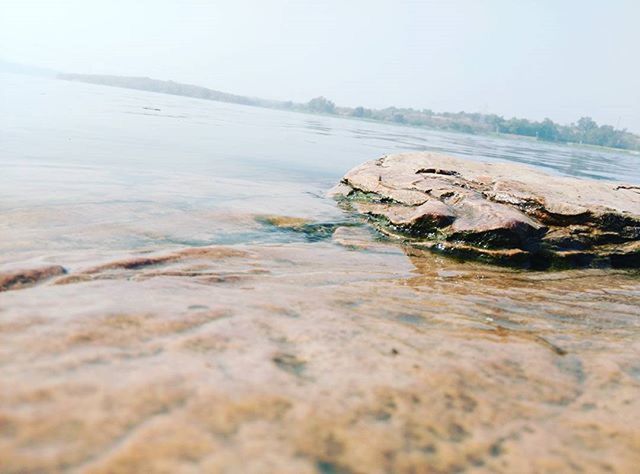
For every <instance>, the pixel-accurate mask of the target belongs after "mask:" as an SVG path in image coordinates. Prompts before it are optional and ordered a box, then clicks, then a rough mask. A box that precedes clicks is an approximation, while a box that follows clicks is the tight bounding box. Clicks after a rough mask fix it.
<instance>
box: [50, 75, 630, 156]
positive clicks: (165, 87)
mask: <svg viewBox="0 0 640 474" xmlns="http://www.w3.org/2000/svg"><path fill="white" fill-rule="evenodd" d="M56 77H57V78H58V79H62V80H67V81H78V82H85V83H90V84H99V85H106V86H112V87H121V88H126V89H136V90H144V91H149V92H158V93H162V94H170V95H179V96H184V97H193V98H196V99H204V100H213V101H218V102H228V103H234V104H241V105H250V106H254V107H264V108H270V109H278V110H289V111H294V112H303V113H310V114H317V115H328V116H335V117H342V118H352V119H358V120H366V121H372V122H380V123H389V124H395V125H402V126H410V127H417V128H425V129H430V130H442V131H447V132H462V133H468V134H473V135H489V136H502V137H508V138H519V139H522V138H524V139H533V140H537V141H544V142H549V143H556V144H565V145H572V146H588V147H597V148H604V149H610V150H615V151H628V152H633V154H636V153H638V152H640V136H638V135H635V134H633V133H631V132H628V131H627V130H618V129H615V128H614V127H612V126H610V125H598V124H597V123H596V122H595V121H594V120H592V119H591V118H590V117H582V118H580V119H579V120H578V121H577V122H575V123H572V124H570V125H559V124H556V123H555V122H553V121H551V120H550V119H545V120H543V121H542V122H535V121H529V120H527V119H518V118H511V119H505V118H503V117H501V116H498V115H495V114H480V113H467V112H457V113H451V112H433V111H431V110H429V109H422V110H416V109H412V108H397V107H387V108H384V109H370V108H365V107H354V108H351V107H339V106H336V105H335V104H334V103H333V102H332V101H330V100H328V99H326V98H324V97H316V98H314V99H311V100H310V101H309V102H307V103H297V102H293V101H278V100H268V99H262V98H258V97H247V96H241V95H236V94H229V93H227V92H221V91H217V90H214V89H209V88H206V87H202V86H196V85H192V84H183V83H179V82H174V81H163V80H158V79H152V78H149V77H125V76H114V75H95V74H62V73H61V74H57V75H56Z"/></svg>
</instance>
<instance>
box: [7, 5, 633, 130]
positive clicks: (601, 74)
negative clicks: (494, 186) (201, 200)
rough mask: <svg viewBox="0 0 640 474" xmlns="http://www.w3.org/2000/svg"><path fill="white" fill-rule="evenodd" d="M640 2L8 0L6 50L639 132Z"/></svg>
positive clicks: (227, 86) (131, 70) (274, 88)
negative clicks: (586, 119)
mask: <svg viewBox="0 0 640 474" xmlns="http://www.w3.org/2000/svg"><path fill="white" fill-rule="evenodd" d="M639 49H640V0H537V1H535V0H517V1H516V0H432V1H429V0H423V1H406V0H388V1H377V0H368V1H361V0H325V1H319V0H318V1H311V0H309V1H302V0H299V1H294V0H262V1H261V0H229V1H214V0H211V1H194V0H153V1H152V0H137V1H136V0H126V1H124V0H104V1H103V0H66V1H65V0H60V1H54V0H41V1H36V0H0V58H2V59H5V60H8V61H15V62H22V63H27V64H30V65H35V66H44V67H49V68H53V69H56V70H61V71H66V72H80V73H96V74H97V73H105V74H120V75H138V76H150V77H155V78H159V79H173V80H176V81H181V82H189V83H193V84H198V85H204V86H207V87H211V88H214V89H219V90H223V91H227V92H233V93H238V94H243V95H252V96H260V97H265V98H273V99H292V100H296V101H307V100H309V99H310V98H312V97H314V96H318V95H325V96H326V97H328V98H330V99H332V100H334V101H335V102H336V103H338V104H341V105H350V106H356V105H365V106H373V107H384V106H388V105H396V106H412V107H416V108H431V109H433V110H436V111H445V110H446V111H459V110H465V111H481V112H494V113H498V114H501V115H505V116H507V117H510V116H513V115H516V116H523V117H529V118H534V119H541V118H544V117H545V116H549V117H551V118H552V119H554V120H558V121H561V122H570V121H573V120H575V119H577V118H578V117H580V116H582V115H591V116H592V117H594V118H595V119H596V120H597V121H600V122H607V123H610V124H612V125H619V126H621V127H627V128H629V129H631V130H634V131H636V132H640V60H639V59H638V58H639Z"/></svg>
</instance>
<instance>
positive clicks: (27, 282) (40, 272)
mask: <svg viewBox="0 0 640 474" xmlns="http://www.w3.org/2000/svg"><path fill="white" fill-rule="evenodd" d="M65 273H67V271H66V270H65V269H64V268H63V267H61V266H60V265H49V266H46V267H40V268H30V269H22V270H14V271H8V272H2V273H0V291H9V290H17V289H20V288H28V287H30V286H33V285H36V284H38V283H40V282H41V281H44V280H48V279H49V278H53V277H56V276H60V275H64V274H65Z"/></svg>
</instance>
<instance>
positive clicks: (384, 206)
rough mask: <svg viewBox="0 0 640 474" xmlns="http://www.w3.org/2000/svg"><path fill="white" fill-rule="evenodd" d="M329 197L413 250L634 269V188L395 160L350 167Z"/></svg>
mask: <svg viewBox="0 0 640 474" xmlns="http://www.w3.org/2000/svg"><path fill="white" fill-rule="evenodd" d="M332 194H333V195H334V196H335V197H337V198H342V199H344V202H346V203H349V205H351V206H352V207H353V209H355V210H356V211H357V212H358V213H360V214H363V215H366V216H368V217H369V218H370V221H371V222H372V223H373V224H374V225H375V226H376V227H377V228H378V229H379V230H380V231H381V232H383V233H385V234H387V235H389V236H393V237H398V238H401V239H403V240H405V241H406V242H407V243H409V244H410V246H411V247H416V248H427V249H432V250H437V251H441V252H444V253H448V254H451V255H455V256H459V257H463V258H477V259H480V260H485V261H490V262H493V263H502V264H508V265H518V266H529V267H548V266H613V267H640V186H633V185H626V184H621V183H614V182H607V181H594V180H586V179H576V178H568V177H560V176H552V175H549V174H547V173H544V172H542V171H539V170H537V169H534V168H531V167H528V166H524V165H518V164H512V163H480V162H475V161H469V160H463V159H459V158H454V157H450V156H445V155H441V154H437V153H402V154H396V155H388V156H384V157H382V158H380V159H378V160H374V161H369V162H366V163H364V164H362V165H360V166H358V167H356V168H354V169H353V170H351V171H349V172H348V173H347V174H346V175H345V176H344V178H343V179H342V181H341V183H340V184H339V185H338V186H336V187H335V188H334V189H333V191H332Z"/></svg>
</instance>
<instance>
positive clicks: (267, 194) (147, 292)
mask: <svg viewBox="0 0 640 474" xmlns="http://www.w3.org/2000/svg"><path fill="white" fill-rule="evenodd" d="M0 82H1V83H2V87H1V88H0V94H2V95H0V100H1V103H2V110H3V112H4V113H3V114H2V116H1V117H0V133H1V134H2V135H0V169H1V171H2V172H1V173H0V272H2V273H5V274H8V273H10V272H13V273H12V275H18V277H16V278H14V279H13V280H5V282H7V281H9V282H10V283H5V286H6V288H5V289H7V290H8V291H3V292H0V380H2V384H1V385H0V471H2V472H36V471H47V472H55V471H68V470H74V469H75V470H78V471H83V472H155V471H158V472H222V471H224V470H227V471H234V472H237V471H240V470H242V471H243V472H300V473H304V472H385V471H386V472H423V471H427V472H429V471H434V472H456V471H465V470H467V471H477V472H581V471H582V472H633V470H634V468H635V467H636V466H637V465H639V464H640V454H639V453H640V430H639V428H638V426H637V424H635V423H632V422H630V420H635V419H638V417H640V399H639V398H638V397H637V393H638V389H639V388H640V376H639V374H640V365H639V364H638V354H640V337H639V334H640V327H639V326H640V319H639V318H638V308H639V307H640V275H639V274H638V272H637V271H636V272H633V271H602V270H572V271H563V272H555V273H543V272H523V271H518V270H513V269H504V268H495V267H490V266H484V265H480V264H475V263H468V262H467V263H464V262H458V261H456V260H452V259H447V258H444V257H441V256H437V255H432V254H428V253H420V254H418V253H416V252H415V251H411V250H409V249H404V248H402V247H401V246H399V245H397V244H394V243H390V242H386V241H384V240H382V239H381V238H380V237H379V236H377V235H376V234H375V233H373V232H372V231H371V230H370V229H368V228H367V227H363V226H360V225H358V222H356V221H354V220H352V219H351V218H350V217H349V216H347V215H345V214H343V213H342V212H341V211H340V210H339V209H338V208H337V207H336V206H335V205H334V203H333V202H332V201H331V200H328V199H326V198H324V192H325V190H326V189H328V187H329V186H331V185H332V184H333V183H334V182H335V181H336V180H337V179H339V177H340V176H341V175H342V174H343V173H344V172H345V171H346V170H348V169H349V168H350V167H352V166H354V165H356V164H358V163H360V162H362V161H365V160H368V159H371V158H375V157H377V156H379V155H381V154H383V153H388V152H393V151H399V150H407V149H415V150H420V149H429V150H438V151H445V152H448V153H452V154H456V155H461V156H467V157H469V158H472V159H484V160H512V161H518V162H523V163H529V164H534V165H537V166H543V167H545V168H547V169H550V170H553V171H554V172H557V173H562V174H571V175H577V176H591V177H596V178H615V179H622V178H623V179H624V180H626V181H631V182H634V183H638V182H640V167H638V166H637V162H638V160H639V159H640V157H638V156H633V155H630V154H624V153H609V152H603V151H600V150H595V149H586V148H577V147H569V146H556V145H551V144H544V143H538V142H534V141H524V140H511V139H510V140H503V139H496V138H487V137H477V136H469V135H461V134H448V133H441V132H430V131H424V130H418V129H411V128H403V127H396V126H387V125H381V124H374V123H367V122H361V121H355V120H343V119H336V118H331V117H310V116H308V115H302V114H294V113H287V112H281V111H271V110H264V109H255V108H250V107H242V106H235V105H230V104H219V103H213V102H205V101H198V100H195V99H187V98H180V97H171V96H163V95H157V94H151V93H144V92H140V91H128V90H120V89H111V88H106V87H100V86H93V85H83V84H74V83H66V82H61V81H49V80H42V79H31V78H18V77H17V76H15V77H11V76H3V77H2V78H0ZM154 109H159V110H154ZM274 215H276V216H277V215H286V216H293V217H295V218H296V219H282V218H275V217H265V216H274ZM339 223H341V224H343V225H338V224H339ZM51 265H62V266H63V267H64V268H65V269H66V270H67V273H66V274H64V275H61V274H60V273H59V272H58V273H51V274H48V275H45V276H46V277H47V278H48V279H46V278H44V277H43V279H41V280H38V279H32V280H29V279H27V278H26V277H24V275H23V278H22V279H21V278H20V277H19V275H20V272H19V270H20V269H25V268H43V267H46V266H51ZM0 286H1V285H0ZM363 440H367V442H366V444H365V443H363Z"/></svg>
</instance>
